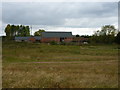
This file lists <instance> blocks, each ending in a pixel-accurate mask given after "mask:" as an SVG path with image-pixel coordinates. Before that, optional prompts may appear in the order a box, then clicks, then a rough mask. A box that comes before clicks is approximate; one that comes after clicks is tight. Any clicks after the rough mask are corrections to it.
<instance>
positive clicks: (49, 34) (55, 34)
mask: <svg viewBox="0 0 120 90" xmlns="http://www.w3.org/2000/svg"><path fill="white" fill-rule="evenodd" d="M42 37H73V36H72V32H42Z"/></svg>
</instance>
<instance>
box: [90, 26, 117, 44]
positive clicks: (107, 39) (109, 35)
mask: <svg viewBox="0 0 120 90" xmlns="http://www.w3.org/2000/svg"><path fill="white" fill-rule="evenodd" d="M117 34H118V30H117V29H115V27H114V26H113V25H105V26H102V27H101V30H98V31H96V32H94V35H93V36H92V37H91V40H90V41H91V42H94V43H108V44H109V43H114V42H117V39H116V37H117Z"/></svg>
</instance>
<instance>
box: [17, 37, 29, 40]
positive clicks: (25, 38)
mask: <svg viewBox="0 0 120 90" xmlns="http://www.w3.org/2000/svg"><path fill="white" fill-rule="evenodd" d="M29 38H30V37H15V40H28V39H29Z"/></svg>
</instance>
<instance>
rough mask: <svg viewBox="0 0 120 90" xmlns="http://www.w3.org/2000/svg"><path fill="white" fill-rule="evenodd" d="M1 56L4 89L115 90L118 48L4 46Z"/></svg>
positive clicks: (99, 46) (30, 44) (37, 44)
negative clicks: (76, 89) (99, 89)
mask: <svg viewBox="0 0 120 90" xmlns="http://www.w3.org/2000/svg"><path fill="white" fill-rule="evenodd" d="M2 55H3V56H2V57H3V61H2V62H3V68H2V70H3V72H2V73H3V75H2V76H3V77H2V83H3V88H117V87H118V48H117V45H82V46H70V45H47V44H39V43H15V42H14V43H10V42H3V54H2ZM45 62H47V63H45Z"/></svg>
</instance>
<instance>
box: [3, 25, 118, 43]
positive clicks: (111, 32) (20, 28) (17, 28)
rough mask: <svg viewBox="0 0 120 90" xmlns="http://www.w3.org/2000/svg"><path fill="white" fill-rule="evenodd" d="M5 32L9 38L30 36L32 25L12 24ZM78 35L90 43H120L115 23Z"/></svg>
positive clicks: (35, 34)
mask: <svg viewBox="0 0 120 90" xmlns="http://www.w3.org/2000/svg"><path fill="white" fill-rule="evenodd" d="M42 32H45V30H43V29H39V30H38V31H36V32H35V33H34V36H41V33H42ZM5 33H6V37H7V39H13V38H14V37H15V36H21V37H22V36H24V37H27V36H30V27H29V26H24V25H10V24H8V25H7V26H6V27H5ZM76 37H84V38H89V42H90V43H105V44H111V43H119V44H120V31H118V30H117V29H116V28H115V27H114V26H113V25H105V26H102V27H101V30H97V31H95V32H94V34H93V35H92V36H89V35H82V36H79V35H76Z"/></svg>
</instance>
